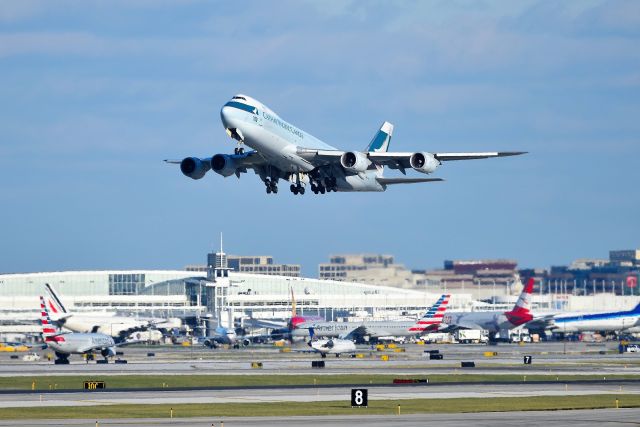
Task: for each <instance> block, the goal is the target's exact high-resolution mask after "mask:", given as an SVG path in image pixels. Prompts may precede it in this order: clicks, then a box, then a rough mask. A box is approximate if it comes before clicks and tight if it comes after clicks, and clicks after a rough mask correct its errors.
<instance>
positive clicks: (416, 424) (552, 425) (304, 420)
mask: <svg viewBox="0 0 640 427" xmlns="http://www.w3.org/2000/svg"><path fill="white" fill-rule="evenodd" d="M356 411H357V410H354V415H353V416H323V417H287V418H282V417H260V418H255V417H254V418H251V417H242V418H239V417H237V418H213V417H212V418H174V419H167V418H153V419H139V418H138V419H136V418H128V419H111V420H104V421H103V420H100V422H99V426H109V427H131V426H165V425H166V426H169V425H171V426H194V427H212V426H215V427H221V426H222V424H221V421H223V422H224V427H257V426H259V427H281V426H299V425H304V426H306V427H326V426H332V427H334V426H335V427H353V424H354V422H358V423H362V424H363V425H366V426H370V427H388V426H390V425H393V426H402V427H424V426H427V425H436V426H438V427H458V426H464V427H468V426H480V427H485V426H486V427H493V426H504V427H512V426H513V425H514V424H517V425H518V426H520V427H539V426H540V425H544V426H545V427H565V426H568V425H571V426H588V427H591V426H593V427H602V426H603V425H604V426H612V427H618V426H620V427H622V426H625V427H632V426H638V425H640V422H639V421H638V420H640V409H596V410H574V411H536V412H481V413H473V414H417V415H401V416H394V415H387V416H384V415H358V414H357V413H356ZM95 422H96V420H94V419H79V420H28V419H27V420H9V421H2V420H0V426H33V427H53V426H91V427H93V426H95V425H96V424H95Z"/></svg>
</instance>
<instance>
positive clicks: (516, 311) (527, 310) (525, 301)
mask: <svg viewBox="0 0 640 427" xmlns="http://www.w3.org/2000/svg"><path fill="white" fill-rule="evenodd" d="M533 283H534V282H533V278H530V279H529V280H527V284H526V285H525V287H524V289H523V290H522V293H521V294H520V297H519V298H518V301H517V302H516V305H515V306H514V307H513V310H511V311H507V312H505V313H504V315H505V316H507V320H509V322H510V323H511V324H512V325H514V326H520V325H524V324H525V323H527V322H530V321H531V320H533V315H532V314H531V294H532V293H533Z"/></svg>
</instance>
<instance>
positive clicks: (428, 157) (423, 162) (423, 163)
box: [409, 152, 440, 173]
mask: <svg viewBox="0 0 640 427" xmlns="http://www.w3.org/2000/svg"><path fill="white" fill-rule="evenodd" d="M409 164H410V165H411V167H412V168H413V169H414V170H416V171H418V172H422V173H433V172H435V171H436V169H437V168H438V166H440V162H439V161H438V159H436V158H435V157H434V156H433V154H431V153H425V152H422V153H413V154H412V155H411V157H409Z"/></svg>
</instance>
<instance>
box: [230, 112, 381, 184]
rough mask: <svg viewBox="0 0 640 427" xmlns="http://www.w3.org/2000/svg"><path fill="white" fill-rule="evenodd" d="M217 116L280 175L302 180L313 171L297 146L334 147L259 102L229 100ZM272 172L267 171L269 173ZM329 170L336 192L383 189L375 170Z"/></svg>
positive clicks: (312, 166) (312, 147) (328, 148)
mask: <svg viewBox="0 0 640 427" xmlns="http://www.w3.org/2000/svg"><path fill="white" fill-rule="evenodd" d="M220 117H221V120H222V124H223V125H224V127H225V129H235V130H236V133H237V134H238V135H241V136H242V142H243V143H244V144H246V145H247V146H248V147H251V148H252V149H254V150H256V151H257V152H258V153H260V155H261V156H262V157H264V158H265V159H266V160H267V161H268V162H269V164H271V165H273V167H274V169H278V171H281V172H283V173H284V174H301V176H300V177H301V179H303V180H304V179H305V177H304V174H308V173H310V172H312V171H314V170H315V169H316V166H314V165H313V164H311V163H310V162H309V161H307V160H305V159H304V158H303V157H302V156H300V155H298V154H297V151H298V149H299V148H305V149H318V150H336V148H335V147H332V146H330V145H328V144H326V143H325V142H323V141H321V140H320V139H318V138H316V137H314V136H313V135H311V134H309V133H307V132H305V131H303V130H301V129H299V128H297V127H295V126H293V125H291V124H290V123H287V122H286V121H284V120H282V119H281V118H280V117H279V116H278V115H277V114H276V113H274V112H273V111H271V110H270V109H268V108H267V107H264V106H261V105H257V106H255V107H249V106H247V105H246V104H243V103H239V102H233V101H230V102H228V103H227V104H225V105H224V106H223V107H222V110H221V111H220ZM238 130H239V132H238ZM273 172H274V171H271V173H272V174H273ZM267 173H269V171H267ZM329 173H330V175H331V176H332V177H335V179H336V187H337V190H338V191H384V190H385V187H384V186H383V185H382V184H380V183H379V182H378V181H377V180H376V175H377V173H378V172H377V171H376V170H372V171H366V172H364V173H360V174H356V175H347V174H345V173H344V171H343V170H342V169H341V168H339V167H333V168H331V170H330V171H329ZM280 177H282V176H280ZM294 177H295V175H294Z"/></svg>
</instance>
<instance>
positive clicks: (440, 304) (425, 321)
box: [409, 295, 451, 332]
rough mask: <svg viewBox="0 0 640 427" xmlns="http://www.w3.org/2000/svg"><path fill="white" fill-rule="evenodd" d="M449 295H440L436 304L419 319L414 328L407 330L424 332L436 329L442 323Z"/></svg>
mask: <svg viewBox="0 0 640 427" xmlns="http://www.w3.org/2000/svg"><path fill="white" fill-rule="evenodd" d="M450 297H451V295H442V296H441V297H440V299H438V301H436V303H435V304H434V305H433V306H431V308H430V309H429V310H427V312H426V313H425V314H424V316H422V318H421V319H419V320H418V321H417V322H416V324H415V325H414V326H412V327H411V328H409V330H410V331H415V332H425V331H433V330H436V329H438V325H440V324H441V323H442V318H443V316H444V312H445V311H446V310H447V304H449V298H450Z"/></svg>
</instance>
